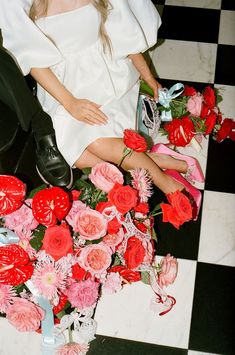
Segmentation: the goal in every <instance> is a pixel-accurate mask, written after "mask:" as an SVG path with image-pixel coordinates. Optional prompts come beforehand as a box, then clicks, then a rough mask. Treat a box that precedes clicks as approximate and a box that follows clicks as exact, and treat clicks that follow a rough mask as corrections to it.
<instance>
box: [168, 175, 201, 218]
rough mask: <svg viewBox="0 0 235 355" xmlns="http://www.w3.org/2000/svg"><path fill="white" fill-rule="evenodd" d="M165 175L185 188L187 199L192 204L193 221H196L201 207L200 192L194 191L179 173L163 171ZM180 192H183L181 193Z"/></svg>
mask: <svg viewBox="0 0 235 355" xmlns="http://www.w3.org/2000/svg"><path fill="white" fill-rule="evenodd" d="M164 173H165V174H167V175H169V176H171V177H172V179H174V180H176V181H178V182H179V183H180V184H182V185H183V186H184V187H185V190H186V192H187V193H188V194H189V196H187V197H189V199H190V202H191V204H192V209H193V221H196V220H197V217H198V214H199V211H200V207H201V202H202V194H201V192H200V191H199V190H198V189H196V188H195V187H194V186H192V185H191V184H190V183H189V182H188V181H187V180H185V179H184V178H183V177H182V176H181V175H180V173H178V172H177V171H175V170H170V169H169V170H165V171H164ZM181 192H184V190H183V191H181Z"/></svg>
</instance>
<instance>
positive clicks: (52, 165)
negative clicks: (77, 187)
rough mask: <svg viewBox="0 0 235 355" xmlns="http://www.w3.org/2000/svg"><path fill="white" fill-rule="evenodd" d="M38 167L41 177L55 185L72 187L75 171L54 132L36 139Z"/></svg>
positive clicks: (47, 182)
mask: <svg viewBox="0 0 235 355" xmlns="http://www.w3.org/2000/svg"><path fill="white" fill-rule="evenodd" d="M36 144H37V148H36V159H37V162H36V168H37V171H38V174H39V176H40V177H41V179H42V180H43V181H44V182H45V183H46V184H50V185H53V186H59V187H65V188H68V189H69V188H71V187H72V184H73V173H72V169H71V168H70V166H69V165H68V164H67V162H66V161H65V159H64V158H63V156H62V154H61V153H60V151H59V149H58V147H57V144H56V138H55V135H54V134H49V135H47V136H43V137H42V138H40V139H39V140H37V141H36Z"/></svg>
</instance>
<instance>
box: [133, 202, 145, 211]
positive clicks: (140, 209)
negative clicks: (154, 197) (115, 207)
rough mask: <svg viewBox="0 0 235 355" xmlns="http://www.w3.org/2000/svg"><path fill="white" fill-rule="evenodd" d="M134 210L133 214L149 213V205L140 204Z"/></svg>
mask: <svg viewBox="0 0 235 355" xmlns="http://www.w3.org/2000/svg"><path fill="white" fill-rule="evenodd" d="M134 210H135V212H140V213H144V214H147V213H148V212H149V205H148V204H147V203H145V202H141V203H139V204H138V205H137V206H136V207H135V208H134Z"/></svg>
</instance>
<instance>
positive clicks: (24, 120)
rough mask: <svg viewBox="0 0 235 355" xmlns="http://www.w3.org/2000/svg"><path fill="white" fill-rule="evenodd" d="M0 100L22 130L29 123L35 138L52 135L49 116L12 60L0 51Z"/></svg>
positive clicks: (27, 126)
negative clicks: (6, 106) (12, 113)
mask: <svg viewBox="0 0 235 355" xmlns="http://www.w3.org/2000/svg"><path fill="white" fill-rule="evenodd" d="M0 100H1V101H2V102H3V103H5V104H6V105H8V106H9V107H10V108H11V110H12V111H14V112H15V113H16V115H17V117H18V120H19V122H20V124H21V126H22V128H23V129H24V130H27V129H28V128H29V125H30V122H31V126H32V130H33V132H34V134H35V137H36V138H40V137H41V136H45V135H47V134H52V133H54V129H53V125H52V121H51V118H50V116H49V115H48V114H47V113H45V112H44V111H43V110H42V107H41V105H40V104H39V102H38V100H37V99H36V98H35V97H34V96H33V94H32V92H31V91H30V90H29V88H28V86H27V84H26V81H25V78H24V76H23V75H22V73H21V71H20V69H19V68H18V67H17V65H16V63H15V61H14V60H13V58H12V57H11V56H10V55H9V54H8V53H6V52H5V51H4V50H2V49H0Z"/></svg>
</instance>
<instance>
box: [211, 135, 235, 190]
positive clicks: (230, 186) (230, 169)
mask: <svg viewBox="0 0 235 355" xmlns="http://www.w3.org/2000/svg"><path fill="white" fill-rule="evenodd" d="M234 157H235V142H234V141H232V140H230V139H225V140H224V141H223V142H221V143H217V142H216V141H214V140H213V139H212V138H210V140H209V147H208V157H207V169H206V183H205V189H206V190H211V191H219V192H228V193H235V171H234V162H235V161H234Z"/></svg>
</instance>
